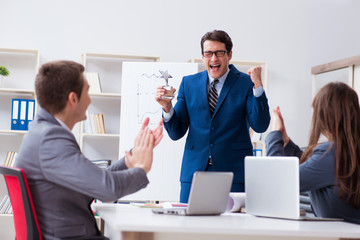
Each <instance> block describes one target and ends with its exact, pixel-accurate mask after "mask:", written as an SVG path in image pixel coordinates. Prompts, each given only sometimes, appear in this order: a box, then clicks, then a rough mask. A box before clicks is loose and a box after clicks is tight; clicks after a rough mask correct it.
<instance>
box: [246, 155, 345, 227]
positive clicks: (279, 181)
mask: <svg viewBox="0 0 360 240" xmlns="http://www.w3.org/2000/svg"><path fill="white" fill-rule="evenodd" d="M299 185H300V183H299V159H298V158H297V157H281V156H276V157H250V156H248V157H245V192H246V197H245V206H246V213H248V214H251V215H255V216H261V217H273V218H284V219H293V220H322V221H341V220H342V219H335V218H320V217H314V216H306V215H305V216H302V215H303V214H301V212H303V211H300V192H299V191H300V190H299V188H300V186H299Z"/></svg>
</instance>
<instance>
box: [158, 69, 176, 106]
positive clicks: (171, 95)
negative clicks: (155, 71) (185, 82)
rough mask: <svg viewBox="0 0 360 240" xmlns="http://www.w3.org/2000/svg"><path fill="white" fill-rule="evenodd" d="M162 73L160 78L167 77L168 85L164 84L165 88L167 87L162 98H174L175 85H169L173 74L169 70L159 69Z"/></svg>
mask: <svg viewBox="0 0 360 240" xmlns="http://www.w3.org/2000/svg"><path fill="white" fill-rule="evenodd" d="M159 71H160V73H161V77H160V78H164V79H165V83H166V85H165V86H163V88H164V89H165V94H164V95H163V96H162V97H161V98H162V99H173V98H174V92H173V87H172V86H170V85H169V78H172V76H171V75H170V74H169V73H168V71H167V70H166V71H161V70H159Z"/></svg>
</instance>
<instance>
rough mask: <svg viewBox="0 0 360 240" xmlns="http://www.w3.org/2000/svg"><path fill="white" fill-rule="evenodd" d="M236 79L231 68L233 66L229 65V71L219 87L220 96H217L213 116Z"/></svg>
mask: <svg viewBox="0 0 360 240" xmlns="http://www.w3.org/2000/svg"><path fill="white" fill-rule="evenodd" d="M236 79H237V76H236V73H235V71H234V70H233V66H232V65H230V72H229V74H228V76H227V77H226V80H225V83H224V86H223V87H222V89H221V92H220V96H219V99H218V102H217V104H216V108H215V112H214V116H215V115H216V113H217V111H218V109H219V108H220V107H221V104H222V103H223V101H224V99H225V97H226V96H227V95H228V93H229V91H230V89H231V87H232V86H233V85H234V83H235V81H236ZM209 111H210V110H209ZM214 116H213V117H214Z"/></svg>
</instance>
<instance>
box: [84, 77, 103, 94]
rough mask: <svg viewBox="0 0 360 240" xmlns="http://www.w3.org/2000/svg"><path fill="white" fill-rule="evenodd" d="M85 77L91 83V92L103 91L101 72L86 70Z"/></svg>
mask: <svg viewBox="0 0 360 240" xmlns="http://www.w3.org/2000/svg"><path fill="white" fill-rule="evenodd" d="M85 78H86V79H87V81H88V83H89V86H90V88H89V93H101V84H100V76H99V73H96V72H85Z"/></svg>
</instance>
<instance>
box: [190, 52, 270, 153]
mask: <svg viewBox="0 0 360 240" xmlns="http://www.w3.org/2000/svg"><path fill="white" fill-rule="evenodd" d="M188 62H192V63H197V64H198V71H199V72H202V71H205V70H206V67H205V64H204V63H203V61H202V59H201V58H192V59H189V60H188ZM230 64H233V65H234V66H235V67H236V68H237V69H238V70H239V71H241V72H244V73H247V71H248V70H249V69H250V68H251V67H255V66H261V68H262V71H261V79H262V82H263V88H264V90H265V93H266V90H267V68H268V67H267V63H266V62H265V61H240V60H239V61H238V60H234V61H233V60H231V61H230ZM249 131H250V136H251V142H252V144H253V149H254V155H257V156H259V155H262V156H265V155H266V147H265V140H264V139H265V133H262V134H261V135H259V134H253V131H252V129H250V130H249Z"/></svg>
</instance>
